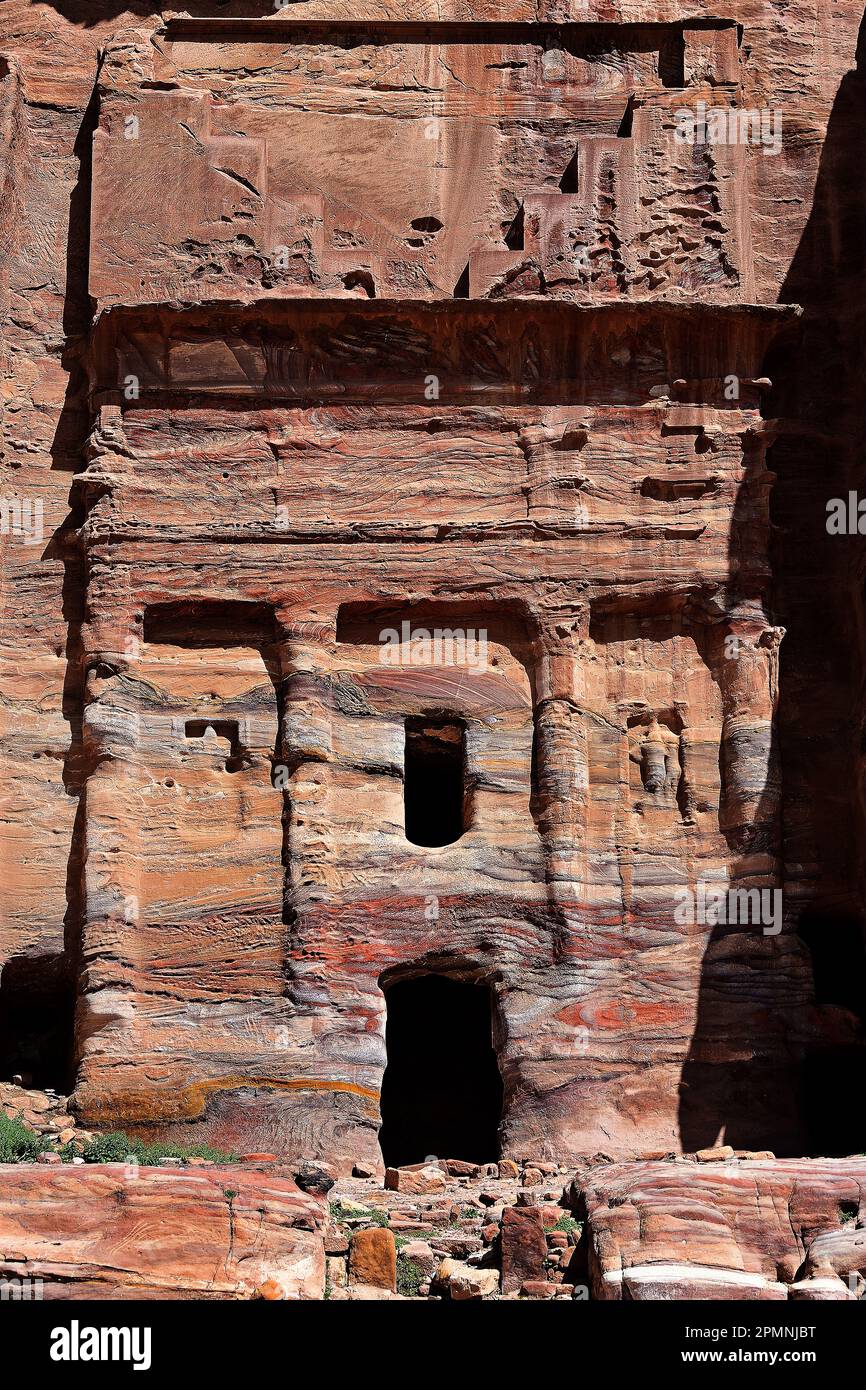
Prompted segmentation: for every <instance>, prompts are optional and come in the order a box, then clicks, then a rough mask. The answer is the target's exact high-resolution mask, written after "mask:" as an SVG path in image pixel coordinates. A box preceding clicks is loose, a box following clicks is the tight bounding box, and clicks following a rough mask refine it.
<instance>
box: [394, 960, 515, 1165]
mask: <svg viewBox="0 0 866 1390" xmlns="http://www.w3.org/2000/svg"><path fill="white" fill-rule="evenodd" d="M385 998H386V1002H387V1009H388V1022H387V1029H386V1035H385V1037H386V1046H387V1051H388V1066H387V1069H386V1071H385V1077H384V1080H383V1083H382V1132H381V1134H380V1142H381V1145H382V1154H383V1157H384V1159H385V1163H386V1164H387V1165H388V1167H390V1168H397V1167H399V1166H400V1165H401V1164H406V1163H421V1162H423V1160H424V1159H425V1158H429V1157H430V1156H431V1155H433V1154H435V1155H436V1157H437V1158H462V1159H465V1160H466V1161H467V1162H469V1163H491V1162H495V1161H496V1159H497V1158H498V1156H499V1138H498V1129H499V1120H500V1117H501V1114H502V1078H501V1077H500V1075H499V1068H498V1066H497V1063H496V1054H495V1052H494V1050H493V1041H492V1020H493V997H492V992H491V990H490V989H489V987H487V986H486V985H479V984H468V983H463V982H462V981H458V980H452V979H449V978H447V977H445V976H442V975H419V976H416V977H414V978H413V979H408V980H406V979H404V980H398V981H396V982H395V983H394V984H392V985H390V986H389V987H388V988H387V989H386V992H385Z"/></svg>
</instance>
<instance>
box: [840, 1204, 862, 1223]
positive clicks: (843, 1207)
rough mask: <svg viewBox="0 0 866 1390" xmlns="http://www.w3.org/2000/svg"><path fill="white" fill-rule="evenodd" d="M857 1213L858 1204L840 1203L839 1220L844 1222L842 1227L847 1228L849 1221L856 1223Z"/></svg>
mask: <svg viewBox="0 0 866 1390" xmlns="http://www.w3.org/2000/svg"><path fill="white" fill-rule="evenodd" d="M857 1211H858V1206H857V1203H856V1202H840V1203H839V1220H840V1221H841V1222H842V1225H843V1226H846V1225H847V1224H848V1222H849V1221H856V1219H857Z"/></svg>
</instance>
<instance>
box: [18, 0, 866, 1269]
mask: <svg viewBox="0 0 866 1390" xmlns="http://www.w3.org/2000/svg"><path fill="white" fill-rule="evenodd" d="M209 8H210V7H209V6H207V5H205V4H196V3H191V4H190V5H189V9H188V12H185V13H184V14H177V15H171V14H168V12H166V13H165V14H160V13H158V12H157V11H153V12H152V13H148V12H147V11H148V6H147V4H146V3H139V0H136V3H133V2H132V0H130V4H129V8H128V9H125V8H124V6H123V4H122V3H120V2H119V0H118V3H114V0H94V2H93V3H91V4H88V5H87V6H83V5H80V4H78V3H75V0H45V3H36V4H25V3H24V0H6V4H5V5H4V6H3V13H2V15H0V313H2V318H0V368H2V372H3V378H4V392H3V416H2V441H0V447H2V467H3V472H4V482H3V494H2V495H3V499H4V512H3V517H4V526H3V531H4V534H3V536H2V538H0V541H2V572H0V623H2V631H0V642H2V645H0V684H2V692H3V700H2V705H0V711H2V713H0V717H2V720H3V727H2V738H3V741H2V747H0V756H2V767H0V776H2V783H3V788H4V809H3V813H2V814H3V820H2V826H0V831H2V844H0V855H2V857H0V873H2V886H3V892H4V900H5V911H4V917H3V921H2V927H0V959H2V961H3V969H2V975H0V1072H2V1074H0V1080H4V1081H6V1080H11V1079H12V1077H13V1076H20V1077H21V1079H22V1080H24V1081H25V1082H29V1083H30V1084H32V1085H33V1086H35V1087H37V1088H43V1089H44V1088H52V1089H56V1090H59V1091H62V1092H64V1093H66V1092H69V1093H70V1101H69V1106H70V1108H71V1111H72V1113H73V1114H74V1115H75V1116H76V1117H77V1119H78V1121H79V1123H80V1124H81V1125H83V1126H85V1127H90V1128H104V1129H106V1128H124V1129H126V1130H128V1131H129V1132H131V1133H136V1134H139V1135H141V1136H143V1137H148V1138H150V1137H159V1138H163V1139H166V1140H174V1141H183V1142H190V1141H191V1142H200V1141H208V1142H211V1143H214V1144H217V1145H219V1146H221V1147H223V1148H227V1149H231V1150H234V1151H237V1152H241V1153H248V1152H273V1153H276V1154H278V1155H280V1156H281V1157H285V1158H288V1159H291V1160H297V1159H301V1158H313V1159H322V1160H325V1161H327V1162H328V1163H329V1164H331V1165H332V1166H333V1167H334V1170H335V1171H337V1172H339V1173H341V1174H348V1173H349V1172H351V1170H352V1167H353V1166H354V1165H356V1164H357V1165H360V1166H361V1167H362V1168H364V1169H365V1170H367V1171H370V1172H374V1173H376V1174H377V1175H381V1173H382V1172H383V1170H384V1164H385V1163H386V1162H387V1163H392V1164H393V1163H396V1164H398V1165H399V1164H401V1163H404V1162H407V1161H408V1160H409V1159H412V1160H417V1161H418V1162H419V1163H420V1162H422V1161H423V1160H424V1159H426V1158H428V1156H430V1155H434V1156H435V1152H436V1151H437V1150H438V1151H440V1152H450V1153H453V1154H454V1155H455V1156H456V1157H459V1158H464V1159H471V1160H473V1161H475V1160H478V1161H485V1160H490V1159H496V1158H498V1157H503V1158H516V1159H523V1158H525V1157H527V1156H532V1157H534V1158H535V1159H537V1160H538V1161H539V1162H541V1163H544V1162H548V1163H551V1162H553V1163H560V1164H571V1165H572V1166H574V1165H575V1164H577V1163H578V1162H580V1161H582V1160H584V1159H586V1158H587V1157H589V1156H592V1155H595V1154H598V1153H600V1154H603V1155H605V1156H606V1157H607V1158H608V1159H609V1160H611V1161H616V1162H617V1164H620V1163H625V1164H626V1165H627V1164H628V1162H629V1161H632V1160H637V1159H641V1158H644V1157H645V1156H647V1155H649V1154H653V1153H656V1154H659V1153H662V1154H664V1153H673V1154H676V1153H681V1152H693V1151H695V1150H698V1149H702V1148H707V1147H712V1146H713V1145H715V1144H716V1143H717V1142H719V1141H726V1142H727V1143H729V1144H731V1145H732V1146H734V1147H735V1148H739V1149H751V1150H764V1149H767V1150H770V1151H772V1152H773V1153H777V1154H780V1155H783V1156H786V1155H789V1156H791V1157H792V1158H798V1159H799V1158H800V1156H802V1155H809V1154H820V1153H831V1154H838V1155H845V1154H848V1153H850V1152H852V1151H854V1150H857V1149H862V1148H863V1147H864V1144H863V1125H862V1119H861V1117H860V1116H859V1115H858V1114H856V1113H854V1110H855V1109H856V1108H855V1107H851V1106H850V1105H849V1104H846V1103H845V1097H846V1096H847V1095H849V1094H850V1092H851V1088H852V1087H854V1086H856V1084H857V1078H859V1077H860V1076H862V1069H863V1064H864V1056H863V1033H862V1020H863V1016H864V1011H866V1002H864V1001H866V965H864V954H863V934H862V914H861V902H862V888H863V885H862V880H861V875H862V867H861V864H862V855H860V854H859V853H858V849H857V846H858V842H859V836H860V834H861V831H862V826H863V817H862V792H861V784H862V742H861V723H862V708H861V701H860V694H859V692H860V689H861V685H862V668H863V661H862V632H863V630H864V624H863V622H862V576H861V574H860V554H861V550H860V547H859V543H858V538H857V537H856V536H853V537H831V536H830V535H829V534H828V532H827V528H826V526H825V517H826V502H827V500H828V499H829V498H832V497H833V496H837V495H841V496H847V490H848V488H849V486H850V487H856V484H857V479H858V472H857V469H858V458H857V453H856V447H855V445H854V444H853V442H852V441H855V440H856V439H858V438H859V437H860V435H861V433H862V424H861V421H860V411H861V406H860V400H861V395H862V393H861V392H860V391H859V389H858V385H857V383H858V376H859V367H860V362H861V354H862V348H861V346H860V343H861V341H862V333H861V332H860V322H861V317H862V304H863V283H862V273H863V270H862V259H863V257H862V246H861V245H860V228H861V227H862V225H863V218H864V214H866V208H864V207H863V206H862V203H863V194H862V192H861V189H860V184H861V182H862V181H861V180H860V179H859V178H858V177H855V175H856V170H857V160H858V158H859V150H860V148H861V144H862V140H861V137H862V131H861V130H860V125H861V123H862V115H861V110H862V95H863V80H864V79H863V76H862V73H861V70H860V68H859V67H858V65H857V42H858V38H857V29H858V23H859V14H858V12H857V11H856V9H855V8H854V7H853V6H850V5H847V4H841V5H833V6H832V7H831V6H829V5H828V4H826V3H824V0H816V3H811V4H809V3H804V0H795V3H794V4H793V5H790V6H788V7H787V8H786V10H785V13H784V14H781V13H780V12H779V11H778V9H777V7H776V6H775V5H773V4H772V3H769V0H750V3H749V4H748V5H747V6H745V7H744V8H742V9H741V10H738V11H737V12H736V13H731V14H730V15H729V16H728V17H723V18H718V17H717V16H716V15H715V13H714V11H713V10H712V8H711V7H709V6H706V5H703V4H701V5H698V6H697V7H696V8H695V7H693V9H692V11H690V16H691V17H689V18H684V16H683V12H682V11H681V10H677V9H675V8H672V7H671V6H670V5H667V4H662V5H659V6H656V7H654V8H653V7H650V6H647V5H646V4H644V3H643V0H639V2H638V0H635V3H627V4H624V5H620V6H618V7H616V10H615V12H613V11H611V10H610V9H609V8H605V7H600V6H597V5H596V4H594V3H590V4H589V5H588V6H580V7H578V6H577V5H576V4H575V5H571V4H570V3H569V0H549V3H548V0H543V3H539V4H536V3H534V2H533V3H532V4H529V3H524V0H513V3H509V4H506V5H499V4H497V5H492V4H486V3H484V0H478V3H474V4H472V5H471V6H466V5H462V4H461V5H456V4H453V5H452V4H445V5H442V4H438V3H437V4H435V5H434V4H433V3H432V0H430V3H428V2H427V0H414V3H410V4H400V5H396V4H391V3H389V0H368V3H363V4H361V5H354V6H352V7H346V6H344V5H341V4H339V3H331V0H310V2H309V3H307V4H305V5H304V6H303V7H301V8H302V11H303V12H302V13H301V14H296V13H295V12H294V7H292V9H291V10H290V12H289V13H288V14H287V13H285V12H281V11H278V12H276V13H275V12H274V10H273V8H272V7H271V6H270V5H267V4H264V3H262V4H257V3H252V0H251V3H241V0H237V3H236V0H231V2H230V3H228V4H225V5H222V6H221V7H220V14H219V17H218V18H215V17H214V16H213V15H210V16H209V15H208V14H207V10H208V9H209ZM350 9H351V13H350ZM707 108H712V109H716V110H720V111H721V112H722V113H723V114H724V116H725V119H726V122H727V124H726V129H727V130H730V129H732V128H733V127H732V126H731V124H730V121H729V120H728V118H731V117H733V118H736V120H737V121H739V119H740V117H741V116H742V115H743V113H744V112H749V111H751V112H752V113H753V114H754V115H755V117H756V119H757V124H754V123H753V124H752V125H751V126H746V127H740V126H739V125H738V126H737V127H736V132H737V138H734V139H731V138H730V136H729V135H728V136H726V138H725V139H724V140H722V141H717V140H711V141H710V140H704V141H700V140H698V141H694V140H691V139H681V138H679V137H680V136H681V135H682V132H683V130H684V128H686V127H685V126H684V113H689V112H691V113H695V115H696V119H700V115H699V113H701V112H703V111H705V110H706V109H707ZM686 125H687V122H686ZM13 503H17V504H18V511H17V512H15V511H14V508H13V506H12V504H13ZM7 523H8V524H7ZM783 639H784V640H783ZM707 885H709V886H710V888H713V887H715V888H716V889H718V887H719V885H721V886H722V887H723V889H724V890H727V889H729V888H730V889H731V890H732V891H733V892H736V893H738V894H741V895H743V896H742V898H741V899H740V901H741V902H743V903H745V902H746V898H745V895H746V894H750V895H752V896H751V897H749V899H748V903H749V905H750V906H749V908H748V913H746V909H745V908H744V909H743V912H744V913H745V914H746V916H747V918H748V919H747V920H742V919H741V920H738V921H728V922H727V923H725V922H717V921H714V920H713V917H712V914H711V913H710V915H709V916H708V915H707V913H706V912H705V910H704V906H705V899H704V893H705V890H706V887H707ZM689 895H691V898H689ZM755 895H759V896H755ZM690 902H691V903H692V904H693V905H694V908H695V910H694V911H691V912H690V911H689V910H688V906H689V903H690ZM756 918H758V919H757V920H756ZM430 976H433V977H437V978H441V979H445V980H447V981H450V982H452V983H453V984H454V985H455V986H457V985H462V986H463V987H464V990H465V991H466V992H468V993H469V994H471V995H472V996H473V998H474V999H475V1001H476V1002H477V1001H478V999H481V1000H482V1003H483V1009H484V1010H488V1011H489V1017H490V1027H488V1030H487V1031H488V1033H491V1030H492V1046H493V1050H494V1053H495V1064H496V1065H495V1067H494V1068H493V1070H494V1072H495V1073H496V1077H497V1078H498V1079H497V1080H496V1082H495V1084H494V1083H493V1082H491V1081H490V1080H489V1072H488V1073H485V1072H484V1068H483V1063H482V1062H479V1065H478V1068H477V1069H476V1067H475V1061H476V1058H475V1056H474V1053H475V1052H480V1050H481V1048H480V1044H478V1045H477V1037H476V1034H474V1033H472V1031H471V1029H472V1026H473V1025H472V1024H471V1023H470V1022H467V1023H466V1025H465V1027H466V1031H465V1032H463V1031H462V1029H463V1023H462V1022H461V1019H462V1014H461V1013H460V1010H461V1008H462V1005H461V1004H460V1003H459V997H460V995H459V991H458V993H457V994H455V995H453V996H451V997H452V998H453V1000H454V1012H453V1013H452V1012H450V1005H449V1006H447V1007H446V1006H445V1005H444V1004H443V1005H442V1013H441V1018H440V1020H439V1022H438V1024H436V1025H435V1026H433V1027H431V1026H430V1024H429V1022H427V1023H426V1024H425V1027H424V1028H423V1029H422V1028H421V1027H420V1026H419V1027H418V1028H417V1034H418V1035H417V1036H416V1037H414V1038H412V1037H411V1017H412V1012H413V999H414V1000H415V1005H414V1007H415V1010H416V1015H417V1017H418V1018H419V1019H420V1018H421V1016H422V1014H423V1016H424V1017H425V1019H427V1018H428V1017H434V1018H435V1001H432V1002H431V1000H432V996H425V995H423V989H424V988H425V987H426V986H425V985H424V981H425V980H427V979H428V978H429V977H430ZM413 982H419V983H418V990H419V993H418V994H417V995H416V996H413V995H412V994H411V989H412V986H413ZM398 988H399V989H402V990H404V991H405V990H406V989H409V990H410V994H409V995H405V994H404V996H403V997H404V999H407V1000H408V1004H407V1006H406V1008H405V1010H404V1016H405V1018H406V1019H408V1020H409V1022H408V1023H407V1024H406V1025H405V1026H406V1028H407V1030H408V1031H407V1032H406V1033H405V1034H402V1035H400V1036H401V1037H402V1038H403V1042H402V1043H401V1042H399V1040H398V1035H397V1029H396V1023H395V1021H394V1017H393V1011H392V1035H391V1038H390V1041H389V1040H388V1039H387V1038H386V1023H387V1022H388V1018H389V1009H388V1000H389V995H390V997H391V999H392V1001H396V999H397V993H396V991H397V990H398ZM443 997H444V996H443ZM428 1009H432V1010H433V1014H432V1015H429V1016H428V1014H427V1013H425V1012H424V1011H425V1010H428ZM469 1013H471V1010H468V1011H467V1015H466V1017H467V1019H468V1017H469ZM406 1038H408V1039H409V1041H408V1043H407V1042H406V1041H405V1040H406ZM473 1038H475V1039H476V1041H472V1039H473ZM404 1046H405V1048H406V1051H405V1052H404V1053H403V1054H402V1055H396V1056H395V1052H394V1049H395V1048H396V1049H398V1053H399V1048H400V1047H404ZM487 1046H488V1050H489V1042H488V1043H487ZM436 1047H438V1048H439V1052H438V1056H439V1057H440V1060H441V1068H440V1070H441V1072H442V1077H441V1078H440V1080H439V1082H437V1081H436V1080H435V1060H436V1055H437V1054H436V1051H435V1049H436ZM389 1048H390V1049H391V1050H390V1052H389ZM425 1049H426V1052H425ZM428 1054H430V1055H428ZM431 1056H432V1058H433V1060H432V1062H431V1060H430V1058H431ZM389 1061H390V1063H391V1064H392V1071H391V1089H390V1093H389V1091H388V1082H386V1083H385V1092H384V1096H385V1104H384V1105H383V1106H380V1099H381V1098H382V1096H383V1091H382V1086H383V1075H384V1074H385V1068H386V1064H387V1063H388V1062H389ZM425 1068H426V1070H425ZM398 1074H399V1075H401V1076H402V1077H403V1080H402V1081H400V1083H399V1084H398V1083H397V1081H396V1080H395V1078H396V1077H397V1076H398ZM413 1075H414V1076H416V1077H419V1078H420V1077H421V1076H422V1075H423V1076H424V1077H425V1078H428V1080H427V1081H425V1086H426V1085H428V1081H429V1090H424V1089H423V1088H421V1089H420V1093H419V1094H413V1088H412V1084H411V1078H412V1076H413ZM484 1075H487V1076H488V1080H487V1081H483V1080H480V1079H479V1078H482V1077H483V1076H484ZM429 1078H433V1079H429ZM437 1086H438V1089H437ZM497 1086H499V1087H501V1097H500V1094H499V1091H497V1089H496V1087H497ZM473 1088H476V1090H477V1088H483V1089H484V1090H485V1094H484V1095H483V1096H479V1095H477V1094H476V1090H474V1089H473ZM449 1106H451V1109H452V1114H451V1119H450V1121H449V1123H450V1125H451V1128H450V1129H449V1128H448V1126H447V1125H446V1124H445V1121H444V1120H443V1118H442V1117H443V1115H444V1114H445V1112H446V1111H447V1110H448V1108H449ZM389 1107H390V1109H389ZM425 1107H426V1109H425ZM383 1109H384V1111H385V1112H386V1113H385V1124H384V1129H383V1130H382V1137H383V1146H380V1143H379V1134H380V1125H381V1123H382V1116H383ZM500 1109H501V1122H500V1123H499V1126H498V1133H495V1132H493V1131H495V1130H496V1120H497V1119H498V1118H499V1115H500ZM419 1110H420V1120H419V1115H418V1113H416V1111H419ZM493 1111H495V1115H494V1120H493V1130H492V1131H491V1127H490V1124H489V1123H487V1121H486V1120H485V1119H484V1116H485V1115H486V1114H487V1113H488V1112H493ZM425 1114H426V1115H427V1116H428V1117H429V1118H430V1124H429V1126H428V1134H429V1137H426V1138H425V1134H424V1127H423V1124H424V1116H425ZM455 1115H457V1116H458V1118H460V1123H463V1118H465V1125H466V1128H464V1129H463V1130H461V1129H460V1126H459V1124H457V1126H456V1141H455V1138H454V1136H455V1120H454V1116H455ZM461 1117H463V1118H461ZM485 1124H487V1128H486V1129H485ZM437 1125H439V1126H440V1128H439V1130H438V1131H437V1128H436V1126H437ZM443 1125H444V1126H445V1128H444V1129H443V1128H442V1126H443ZM461 1139H462V1140H463V1149H461V1148H460V1140H461ZM383 1148H384V1152H383ZM389 1149H390V1152H389ZM404 1149H405V1150H406V1151H407V1152H404ZM804 1162H805V1160H804ZM536 1171H539V1172H540V1170H536ZM623 1171H624V1172H626V1173H627V1172H628V1168H627V1167H626V1168H625V1169H624V1170H623ZM52 1178H53V1175H52ZM58 1181H59V1179H58ZM70 1181H71V1179H70ZM624 1181H625V1179H624ZM416 1185H417V1183H416ZM509 1220H510V1218H509ZM635 1258H637V1256H636V1257H635Z"/></svg>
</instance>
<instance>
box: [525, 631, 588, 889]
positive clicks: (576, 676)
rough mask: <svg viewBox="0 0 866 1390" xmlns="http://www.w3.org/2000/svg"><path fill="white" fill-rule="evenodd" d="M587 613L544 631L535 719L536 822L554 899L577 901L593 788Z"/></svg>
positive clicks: (541, 641) (582, 873) (541, 644)
mask: <svg viewBox="0 0 866 1390" xmlns="http://www.w3.org/2000/svg"><path fill="white" fill-rule="evenodd" d="M588 634H589V610H588V609H586V610H584V611H581V612H580V613H579V614H571V615H569V616H568V617H566V618H564V619H563V620H562V621H560V622H556V623H553V624H551V625H550V626H549V627H547V628H545V629H544V631H543V632H542V634H541V637H540V639H539V642H540V647H541V653H540V659H539V663H538V705H537V711H536V720H535V737H536V749H535V771H536V788H535V797H536V820H537V823H538V828H539V831H540V832H541V835H542V837H543V839H544V845H545V852H546V856H547V876H548V882H549V883H550V885H551V889H550V891H551V894H552V896H553V898H554V899H555V900H561V901H574V900H575V899H576V898H577V897H578V884H580V883H581V882H582V881H583V877H584V871H583V854H584V840H585V834H586V812H587V798H588V790H589V768H588V759H587V735H586V723H585V717H584V713H583V709H582V706H581V701H580V697H581V694H582V690H581V683H582V678H581V669H580V667H581V643H582V642H583V641H585V640H586V639H587V637H588Z"/></svg>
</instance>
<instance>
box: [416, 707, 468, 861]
mask: <svg viewBox="0 0 866 1390" xmlns="http://www.w3.org/2000/svg"><path fill="white" fill-rule="evenodd" d="M464 737H465V727H464V725H463V724H462V723H461V722H460V721H458V720H453V719H452V720H447V719H424V718H412V719H407V720H406V752H405V760H404V768H403V777H404V781H403V800H404V805H405V815H406V839H407V840H410V841H411V843H412V844H413V845H425V846H427V847H428V848H431V849H432V848H436V847H439V846H441V845H451V844H453V843H454V841H455V840H459V839H460V836H461V835H462V834H463V831H464V828H465V827H464V824H463V790H464V787H463V784H464V762H465V753H464Z"/></svg>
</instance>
